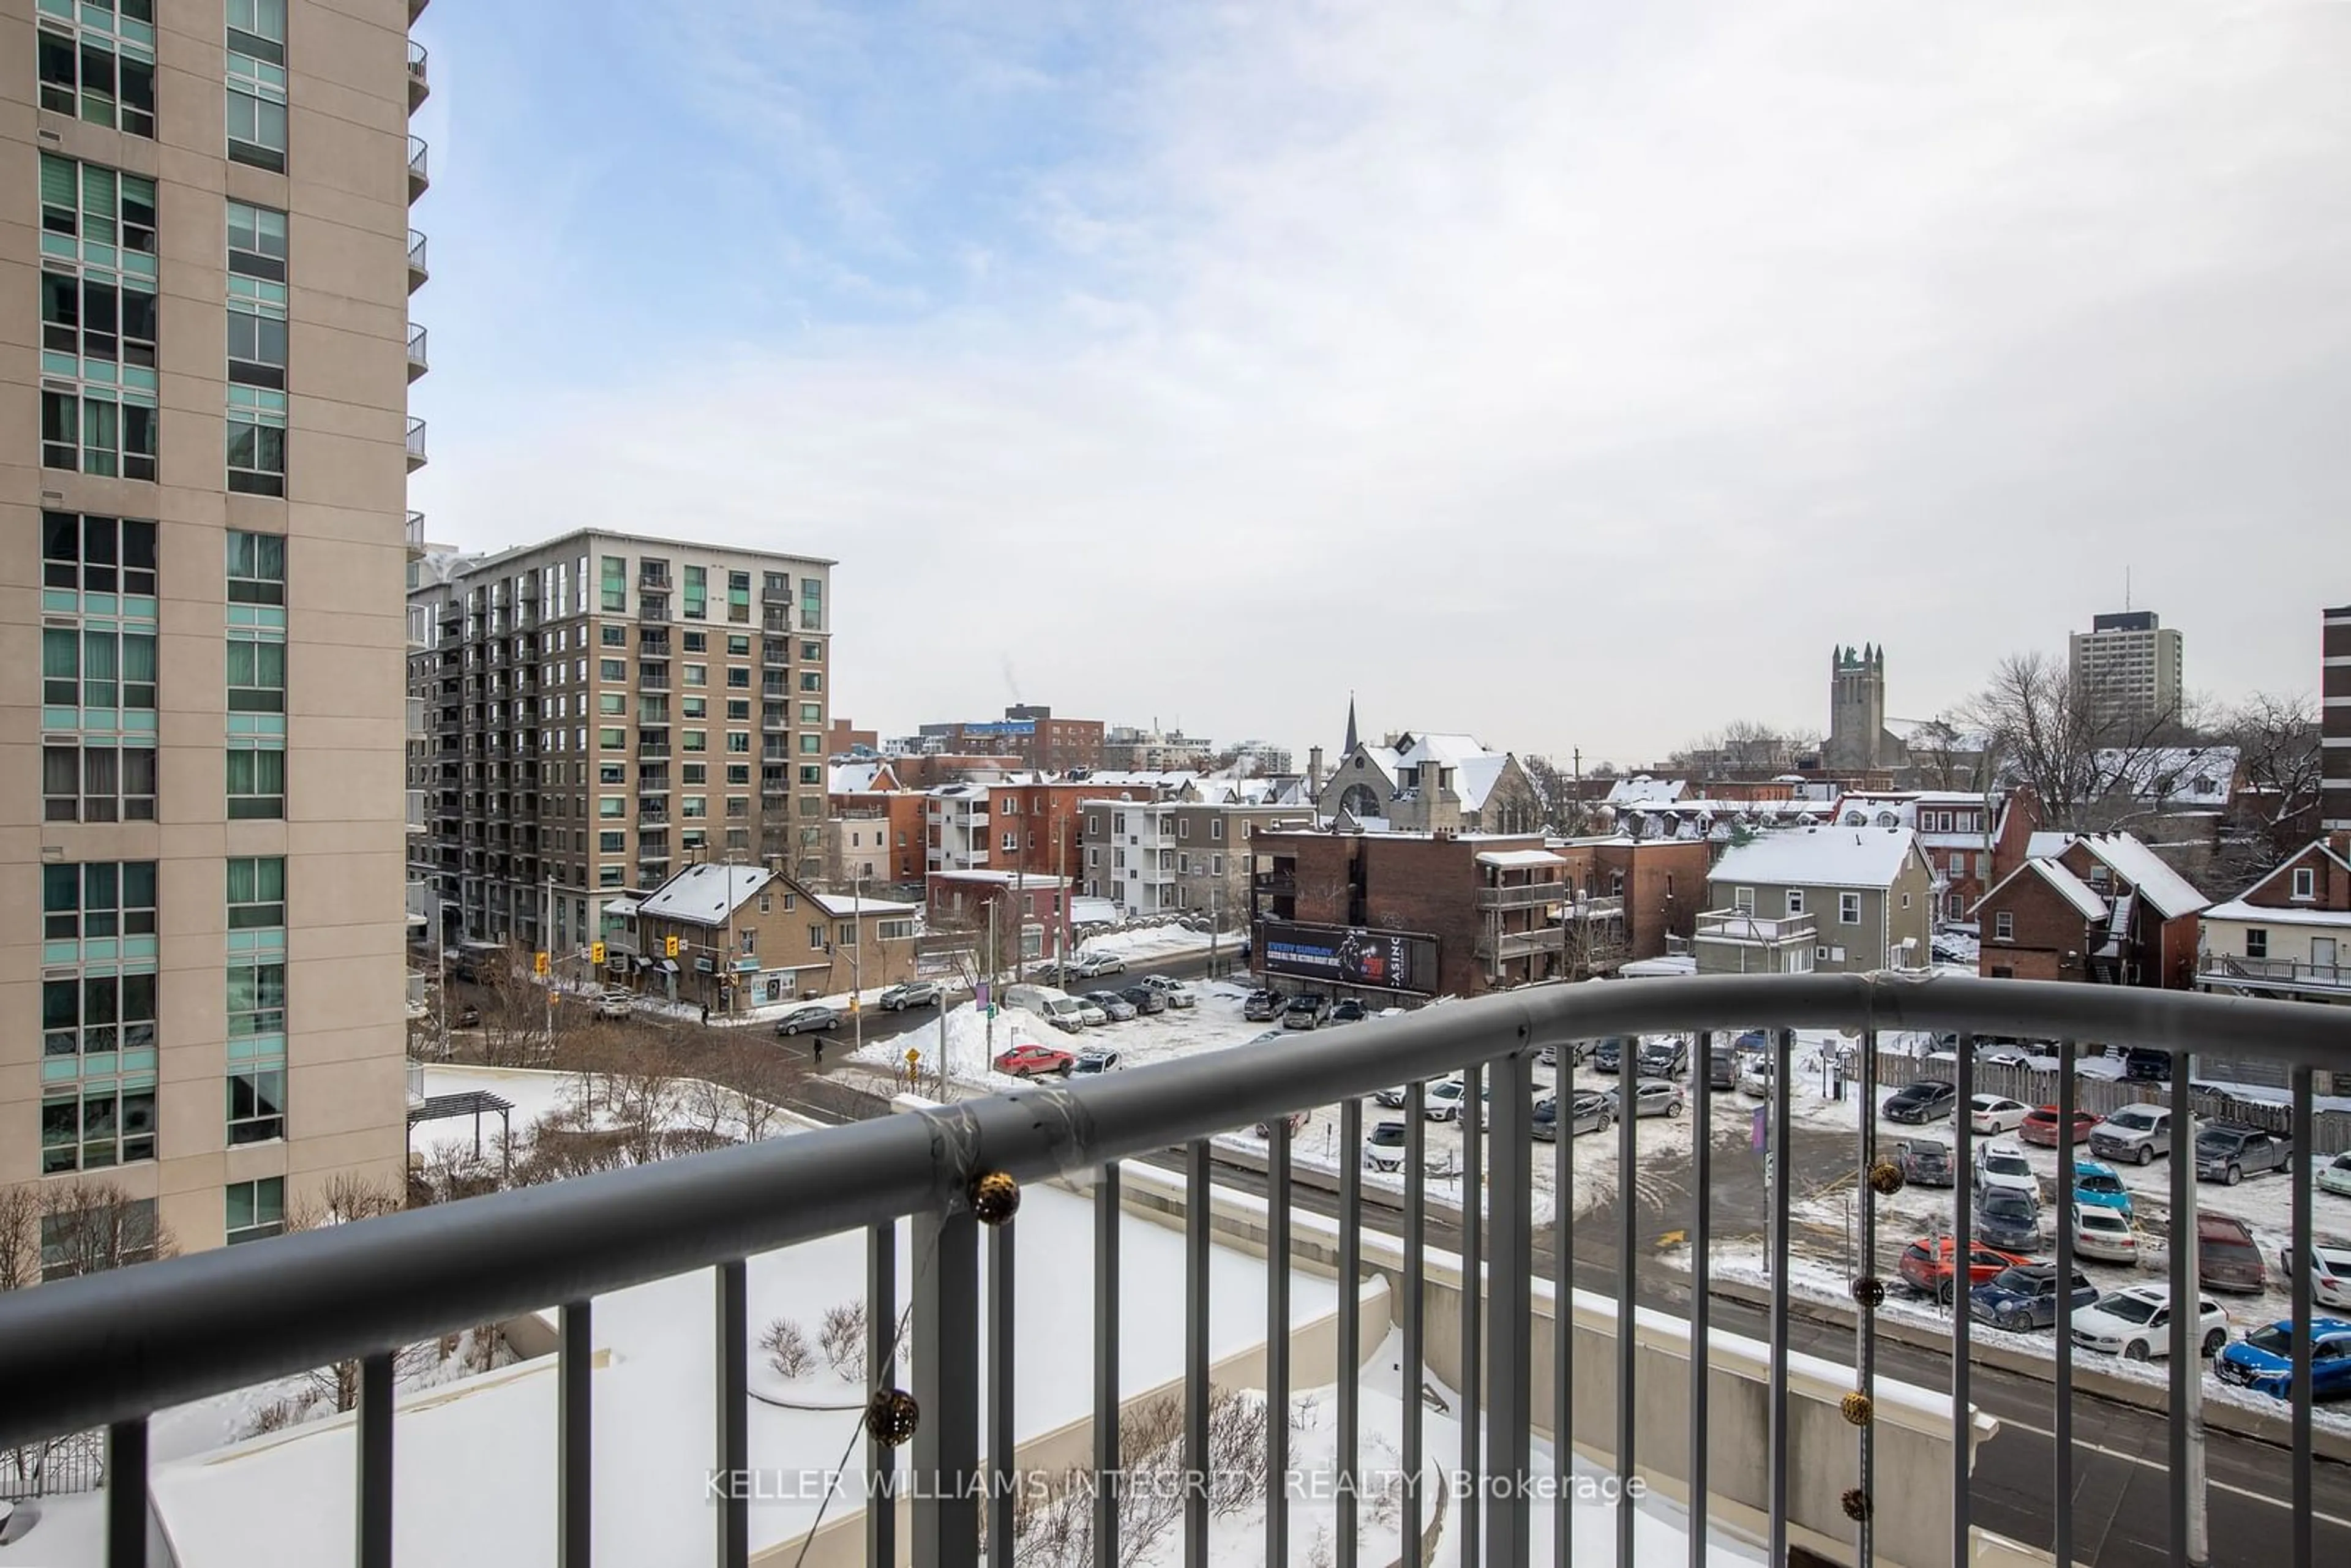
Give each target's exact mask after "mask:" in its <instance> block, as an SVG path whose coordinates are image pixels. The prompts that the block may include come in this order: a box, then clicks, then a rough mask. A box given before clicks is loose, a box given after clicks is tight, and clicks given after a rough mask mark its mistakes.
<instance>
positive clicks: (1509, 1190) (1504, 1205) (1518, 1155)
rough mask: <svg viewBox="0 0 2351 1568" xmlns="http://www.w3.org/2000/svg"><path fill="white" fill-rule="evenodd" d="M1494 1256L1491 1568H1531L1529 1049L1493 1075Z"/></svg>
mask: <svg viewBox="0 0 2351 1568" xmlns="http://www.w3.org/2000/svg"><path fill="white" fill-rule="evenodd" d="M1489 1071H1490V1072H1491V1082H1492V1084H1493V1094H1494V1097H1493V1099H1492V1101H1491V1102H1490V1103H1491V1105H1492V1106H1493V1140H1494V1141H1493V1159H1494V1169H1495V1171H1496V1173H1497V1174H1498V1177H1499V1179H1497V1180H1496V1181H1495V1183H1494V1186H1493V1191H1494V1251H1493V1265H1492V1270H1491V1279H1492V1285H1491V1288H1490V1289H1489V1290H1488V1291H1487V1292H1486V1343H1488V1344H1489V1346H1490V1347H1491V1351H1492V1355H1493V1398H1492V1400H1491V1401H1490V1406H1489V1416H1488V1417H1487V1427H1489V1430H1490V1431H1491V1432H1492V1434H1493V1437H1492V1442H1491V1445H1490V1453H1491V1462H1492V1466H1493V1469H1494V1473H1495V1474H1496V1475H1498V1476H1499V1477H1500V1478H1501V1479H1502V1483H1503V1485H1502V1489H1501V1491H1500V1493H1499V1496H1497V1497H1496V1498H1495V1499H1494V1500H1493V1502H1492V1503H1491V1505H1490V1506H1489V1512H1488V1517H1487V1531H1486V1561H1487V1563H1489V1564H1490V1565H1492V1568H1526V1563H1527V1558H1528V1554H1529V1553H1530V1552H1531V1551H1532V1550H1533V1534H1532V1521H1531V1519H1530V1517H1529V1513H1530V1510H1529V1507H1528V1496H1527V1490H1528V1488H1527V1483H1528V1479H1529V1478H1530V1477H1531V1475H1532V1474H1533V1469H1534V1461H1533V1448H1532V1432H1531V1426H1532V1422H1533V1418H1534V1407H1533V1406H1534V1401H1533V1390H1534V1361H1533V1355H1532V1339H1533V1334H1534V1319H1533V1316H1532V1312H1533V1305H1532V1301H1531V1297H1530V1294H1529V1292H1530V1291H1531V1288H1532V1285H1533V1282H1534V1281H1533V1275H1534V1165H1533V1150H1532V1145H1533V1143H1534V1132H1533V1128H1534V1058H1533V1057H1532V1056H1531V1055H1530V1054H1529V1053H1528V1051H1527V1050H1526V1049H1525V1047H1524V1046H1523V1044H1522V1045H1521V1047H1520V1049H1519V1050H1517V1051H1512V1052H1510V1054H1509V1055H1508V1056H1505V1057H1502V1058H1501V1059H1499V1061H1496V1062H1495V1063H1494V1064H1493V1066H1492V1068H1491V1069H1490V1070H1489Z"/></svg>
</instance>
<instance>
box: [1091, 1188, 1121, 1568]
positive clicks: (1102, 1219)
mask: <svg viewBox="0 0 2351 1568" xmlns="http://www.w3.org/2000/svg"><path fill="white" fill-rule="evenodd" d="M1118 1186H1119V1177H1118V1166H1115V1165H1107V1166H1102V1175H1101V1176H1100V1178H1099V1179H1097V1180H1096V1181H1095V1183H1094V1568H1119V1552H1118V1494H1119V1472H1118V1466H1119V1457H1118V1448H1119V1445H1118V1390H1119V1375H1118V1241H1119V1200H1118Z"/></svg>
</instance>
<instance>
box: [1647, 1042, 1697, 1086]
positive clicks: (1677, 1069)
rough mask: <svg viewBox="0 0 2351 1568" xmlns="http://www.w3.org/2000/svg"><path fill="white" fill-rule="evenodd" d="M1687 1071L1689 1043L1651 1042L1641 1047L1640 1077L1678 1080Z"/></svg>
mask: <svg viewBox="0 0 2351 1568" xmlns="http://www.w3.org/2000/svg"><path fill="white" fill-rule="evenodd" d="M1687 1071H1689V1042H1688V1041H1687V1040H1680V1039H1673V1040H1650V1041H1648V1042H1647V1043H1646V1044H1645V1045H1643V1046H1642V1047H1641V1076H1642V1077H1644V1078H1679V1077H1680V1076H1681V1075H1682V1074H1683V1073H1685V1072H1687Z"/></svg>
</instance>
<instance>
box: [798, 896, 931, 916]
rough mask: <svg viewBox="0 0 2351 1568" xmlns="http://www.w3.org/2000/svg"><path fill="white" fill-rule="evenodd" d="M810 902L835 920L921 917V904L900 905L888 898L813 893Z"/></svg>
mask: <svg viewBox="0 0 2351 1568" xmlns="http://www.w3.org/2000/svg"><path fill="white" fill-rule="evenodd" d="M809 902H810V903H811V904H815V905H816V906H817V907H818V908H819V909H821V910H823V911H824V912H825V913H826V914H827V915H831V916H832V917H834V918H835V919H842V918H845V917H847V916H849V915H919V914H921V913H922V910H923V906H922V905H921V904H898V903H894V902H893V901H892V900H890V899H886V898H844V897H842V896H841V895H840V894H831V893H811V894H809Z"/></svg>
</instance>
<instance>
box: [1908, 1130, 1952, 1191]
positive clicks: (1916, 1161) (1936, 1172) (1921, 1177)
mask: <svg viewBox="0 0 2351 1568" xmlns="http://www.w3.org/2000/svg"><path fill="white" fill-rule="evenodd" d="M1894 1163H1895V1164H1896V1165H1897V1166H1901V1167H1902V1179H1903V1180H1904V1181H1907V1182H1908V1183H1910V1184H1911V1185H1912V1186H1959V1166H1957V1165H1956V1164H1954V1163H1953V1162H1952V1159H1951V1145H1949V1144H1947V1143H1945V1142H1943V1141H1942V1140H1941V1139H1940V1138H1905V1139H1903V1140H1902V1141H1901V1142H1899V1143H1897V1144H1896V1145H1894Z"/></svg>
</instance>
